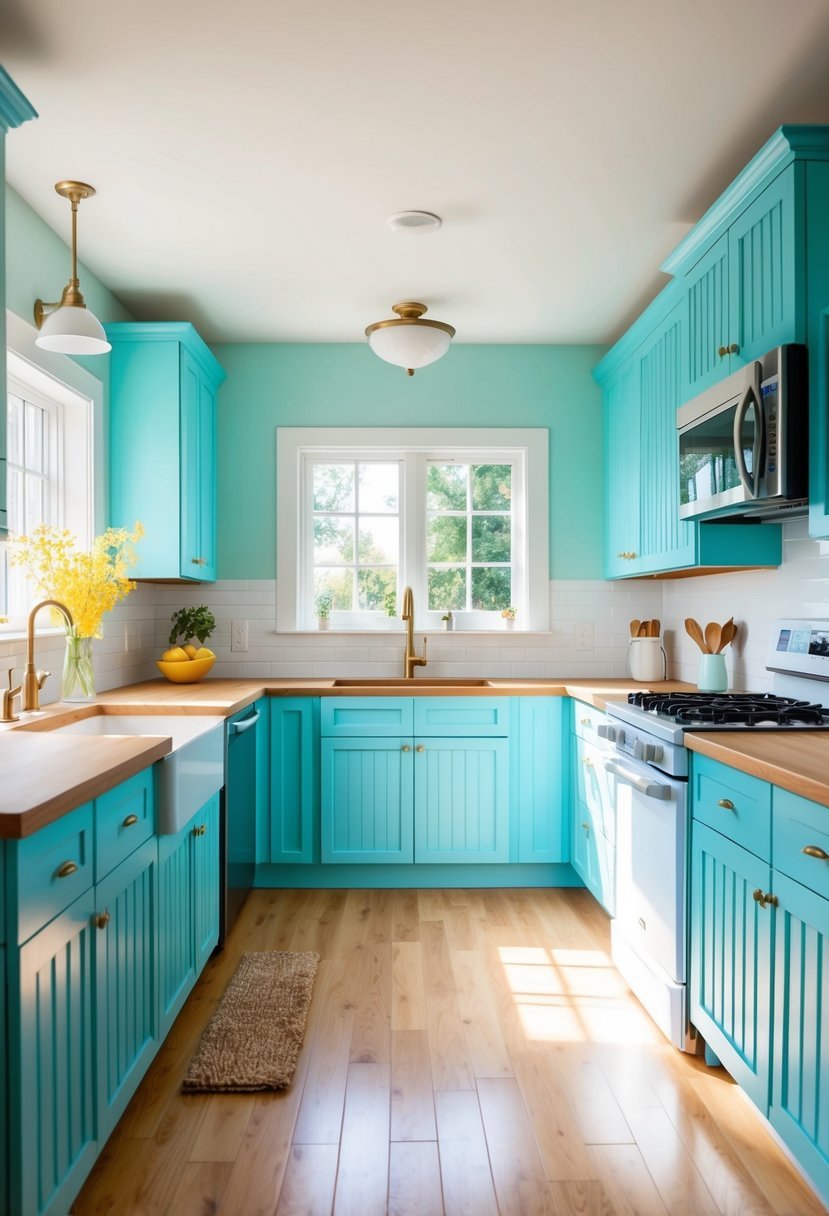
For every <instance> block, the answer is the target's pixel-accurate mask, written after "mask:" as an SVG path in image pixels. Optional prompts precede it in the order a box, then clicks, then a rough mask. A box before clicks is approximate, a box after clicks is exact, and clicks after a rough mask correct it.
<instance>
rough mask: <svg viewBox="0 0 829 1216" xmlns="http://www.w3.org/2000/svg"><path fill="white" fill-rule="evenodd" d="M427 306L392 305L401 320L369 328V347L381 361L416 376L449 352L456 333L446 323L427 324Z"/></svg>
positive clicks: (393, 310) (413, 301) (413, 302)
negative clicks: (424, 315)
mask: <svg viewBox="0 0 829 1216" xmlns="http://www.w3.org/2000/svg"><path fill="white" fill-rule="evenodd" d="M426 311H427V308H426V305H425V304H418V303H417V302H416V301H415V300H404V301H403V302H402V303H400V304H393V305H392V312H396V313H397V316H396V317H395V318H394V319H390V320H388V321H375V322H374V324H373V325H369V326H367V327H366V337H367V338H368V344H369V346H370V347H371V349H372V350H373V351H374V353H375V355H378V356H379V358H381V359H385V361H386V363H394V364H395V366H397V367H405V369H406V375H407V376H413V375H414V374H415V370H416V369H417V368H419V367H428V366H429V364H430V363H434V362H435V361H436V360H437V359H440V358H441V357H442V356H443V355H445V354H446V352H447V351H448V349H449V343H450V342H451V341H452V339H453V338H454V336H455V330H454V328H453V327H452V326H451V325H447V324H446V322H445V321H432V320H429V321H426V320H424V319H423V314H424V313H425V312H426Z"/></svg>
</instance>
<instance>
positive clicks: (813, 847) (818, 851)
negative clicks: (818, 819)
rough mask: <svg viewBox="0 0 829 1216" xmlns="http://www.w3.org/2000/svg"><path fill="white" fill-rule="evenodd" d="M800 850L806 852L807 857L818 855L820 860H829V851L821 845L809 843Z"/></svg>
mask: <svg viewBox="0 0 829 1216" xmlns="http://www.w3.org/2000/svg"><path fill="white" fill-rule="evenodd" d="M800 851H801V853H805V854H806V856H807V857H816V858H817V859H818V861H829V853H827V852H826V850H825V849H822V848H821V847H820V845H817V844H807V845H804V847H803V848H802V849H801V850H800Z"/></svg>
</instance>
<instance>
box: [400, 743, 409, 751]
mask: <svg viewBox="0 0 829 1216" xmlns="http://www.w3.org/2000/svg"><path fill="white" fill-rule="evenodd" d="M400 750H401V752H410V751H411V750H412V749H411V748H410V747H409V745H408V743H404V744H403V746H402V747H401V749H400Z"/></svg>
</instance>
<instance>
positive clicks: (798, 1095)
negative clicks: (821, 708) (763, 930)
mask: <svg viewBox="0 0 829 1216" xmlns="http://www.w3.org/2000/svg"><path fill="white" fill-rule="evenodd" d="M821 809H822V810H823V812H824V815H827V814H829V812H827V809H826V808H825V807H822V808H821ZM827 864H829V863H826V862H823V865H824V866H826V865H827ZM773 889H774V894H775V896H776V897H777V899H778V901H779V903H778V907H777V908H776V910H775V918H776V925H775V953H774V1069H773V1077H772V1089H771V1108H770V1110H769V1120H770V1122H771V1124H772V1126H773V1127H774V1128H775V1129H776V1130H777V1131H778V1132H779V1134H780V1136H781V1137H782V1138H783V1140H784V1141H785V1142H786V1144H787V1145H788V1146H789V1148H790V1149H791V1151H792V1152H793V1153H794V1155H795V1157H796V1158H797V1160H798V1161H799V1162H800V1163H801V1165H802V1166H803V1167H804V1169H805V1170H806V1173H807V1174H808V1175H809V1176H810V1178H812V1180H813V1181H814V1182H815V1184H816V1185H817V1186H818V1187H819V1189H820V1190H821V1192H822V1194H823V1196H824V1198H826V1197H829V1053H827V1050H826V1028H827V1019H828V1018H829V901H827V900H826V899H823V898H822V897H821V896H820V895H816V894H815V892H814V891H810V890H808V889H807V888H806V887H803V886H801V885H800V883H797V882H794V881H792V879H790V878H787V877H786V876H785V875H783V874H778V873H777V872H776V871H775V874H774V883H773Z"/></svg>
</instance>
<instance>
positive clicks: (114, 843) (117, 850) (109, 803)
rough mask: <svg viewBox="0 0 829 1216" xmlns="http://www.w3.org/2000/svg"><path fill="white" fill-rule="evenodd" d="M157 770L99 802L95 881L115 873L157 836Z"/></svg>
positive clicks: (138, 776) (148, 770) (138, 775)
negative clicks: (155, 793)
mask: <svg viewBox="0 0 829 1216" xmlns="http://www.w3.org/2000/svg"><path fill="white" fill-rule="evenodd" d="M153 771H154V770H153V768H152V767H150V768H146V769H144V771H143V772H141V773H136V774H135V776H134V777H130V779H129V781H124V782H123V784H121V785H116V787H115V789H113V790H108V791H107V792H106V793H105V794H102V795H101V797H100V798H97V799H96V800H95V881H96V882H100V881H101V879H102V878H103V876H104V875H105V874H108V873H109V872H110V870H114V869H115V867H116V866H117V865H119V864H120V863H121V862H122V861H123V860H124V858H126V857H129V855H130V853H133V852H134V851H135V850H136V849H137V848H138V846H139V845H141V844H143V843H144V841H145V840H149V838H150V837H151V836H152V835H153V833H154V831H155V815H154V804H153Z"/></svg>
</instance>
